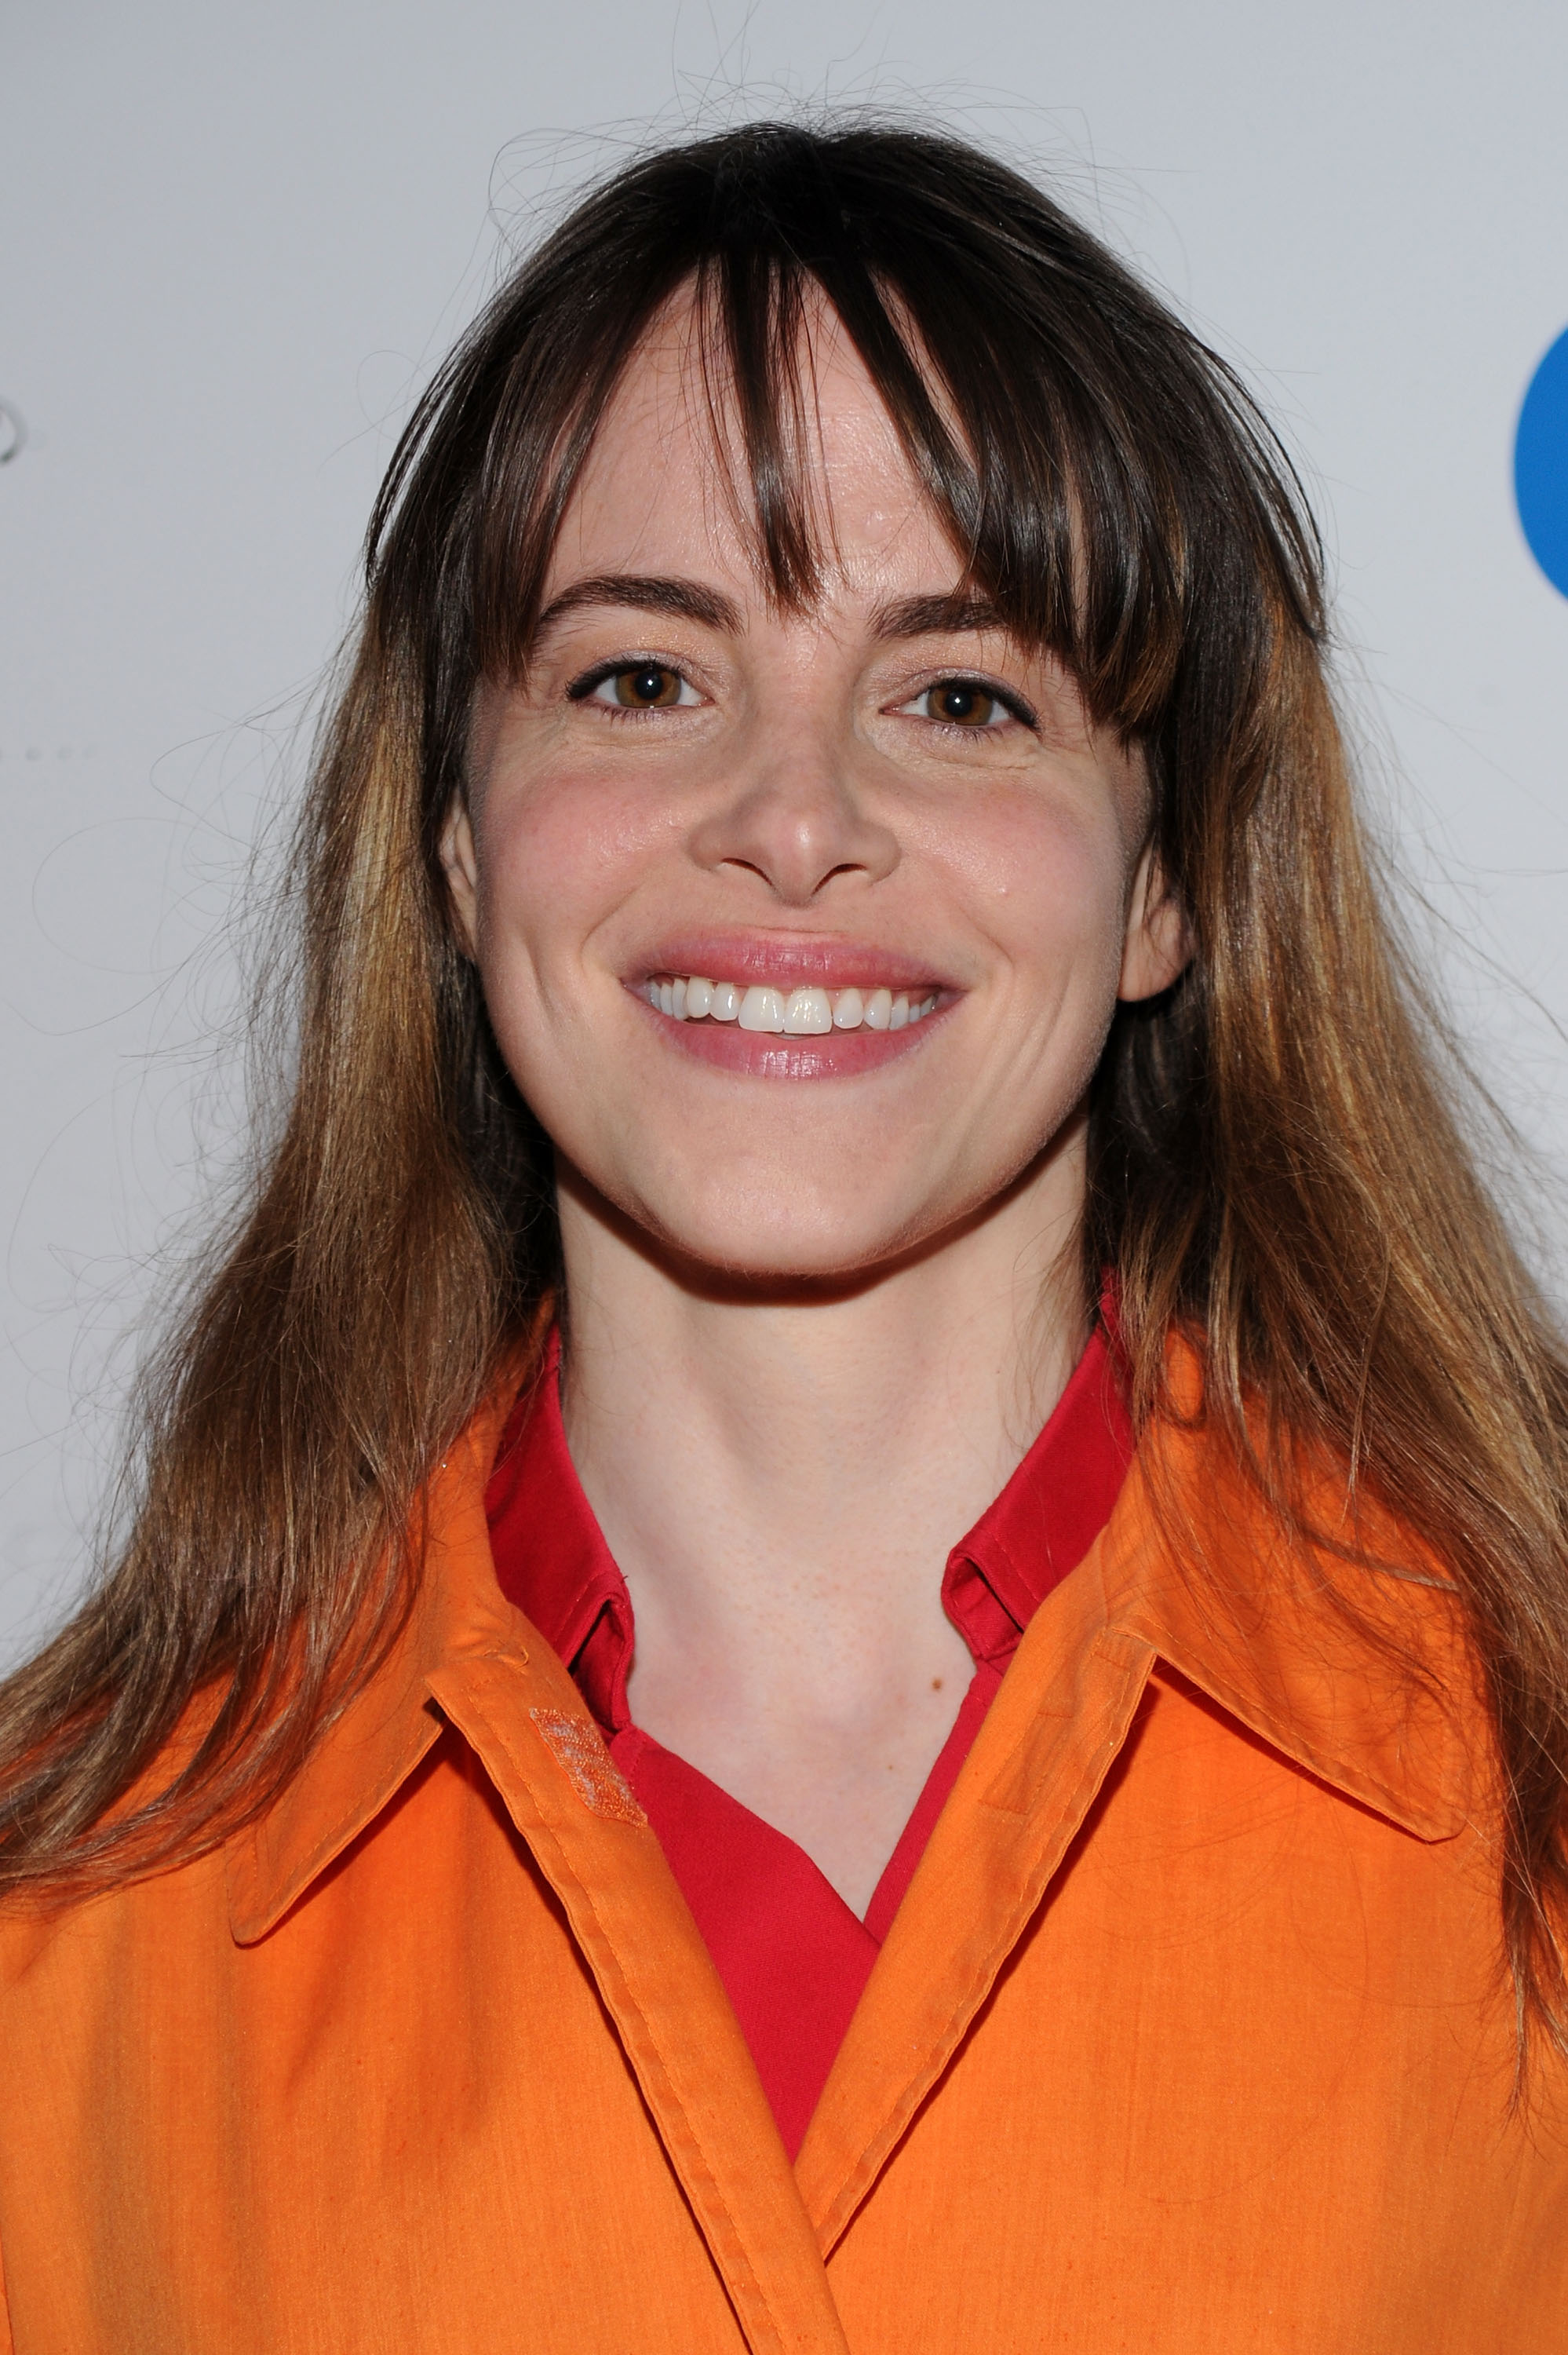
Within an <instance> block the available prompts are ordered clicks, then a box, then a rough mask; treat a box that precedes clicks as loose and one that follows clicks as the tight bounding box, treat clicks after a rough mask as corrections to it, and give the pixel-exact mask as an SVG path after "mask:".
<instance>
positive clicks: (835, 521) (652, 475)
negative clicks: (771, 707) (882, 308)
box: [545, 300, 962, 602]
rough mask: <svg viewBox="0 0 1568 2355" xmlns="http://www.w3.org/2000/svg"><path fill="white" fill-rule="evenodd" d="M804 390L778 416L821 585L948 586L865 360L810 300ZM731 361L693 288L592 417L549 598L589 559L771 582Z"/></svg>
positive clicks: (731, 582) (944, 549)
mask: <svg viewBox="0 0 1568 2355" xmlns="http://www.w3.org/2000/svg"><path fill="white" fill-rule="evenodd" d="M796 358H797V378H798V384H799V393H800V398H799V400H798V401H794V402H791V403H790V406H789V414H788V416H787V417H786V420H785V424H786V431H787V434H788V442H789V449H790V453H791V455H792V458H793V463H794V467H795V470H796V473H797V474H798V477H799V480H800V487H801V490H802V492H803V494H804V499H805V504H806V506H807V509H808V512H809V514H810V518H811V525H812V531H813V538H814V539H815V540H816V542H817V549H818V557H819V564H820V570H821V589H822V593H823V596H824V598H825V599H826V600H827V601H828V602H832V601H833V600H834V599H835V598H836V597H839V596H842V595H855V594H857V593H858V594H868V595H879V594H884V593H885V591H886V590H887V588H888V586H889V585H890V584H891V583H894V582H897V583H898V584H900V585H905V584H906V583H907V582H909V581H914V580H915V579H916V576H917V577H918V581H919V584H920V586H922V587H924V588H932V589H936V590H938V591H940V590H946V589H948V588H950V587H952V586H954V585H955V584H956V582H957V581H958V579H959V574H960V571H961V570H962V567H961V564H960V559H959V553H958V550H957V549H956V548H955V547H954V545H953V543H952V541H951V539H950V538H949V537H948V534H947V531H946V529H945V528H944V526H943V524H942V521H941V519H940V517H938V513H937V511H936V509H935V508H934V506H932V504H931V502H930V501H929V499H928V498H927V496H926V493H925V491H924V489H923V488H922V486H921V485H920V482H919V480H918V478H917V477H916V474H915V471H914V469H913V467H912V466H911V464H910V462H909V459H908V457H907V455H906V452H905V449H904V446H903V443H902V442H901V441H900V439H899V436H898V432H897V431H896V429H895V426H894V423H893V421H892V419H891V418H890V416H889V415H888V412H887V410H886V407H885V404H884V402H883V400H882V397H881V395H880V393H879V392H878V391H877V389H876V387H875V386H874V383H873V381H872V379H871V377H870V375H869V374H868V372H867V370H866V368H865V366H864V363H863V361H862V359H861V358H860V356H859V354H858V353H857V352H856V351H855V349H854V346H853V344H852V343H851V341H850V339H849V337H848V336H847V335H846V334H845V333H844V331H843V329H842V325H840V323H839V320H838V318H837V316H836V314H834V313H833V312H832V310H831V309H829V308H828V307H827V305H826V304H817V305H816V306H815V307H814V309H813V310H811V311H810V313H809V314H808V316H807V320H806V324H805V326H804V329H803V331H802V335H801V338H800V348H799V351H798V353H797V355H796ZM737 398H738V396H737V394H736V388H735V386H734V384H733V382H732V381H731V380H730V378H729V377H728V375H727V372H726V364H724V363H722V362H720V361H717V360H715V356H714V354H713V350H712V346H711V342H710V343H709V344H708V345H707V346H706V347H705V342H704V338H703V336H702V335H701V332H700V328H699V325H698V322H697V320H696V318H695V316H694V307H693V305H692V304H691V303H690V301H689V300H688V301H683V302H682V303H681V304H678V305H674V306H672V307H671V308H670V309H669V310H668V311H667V312H666V313H665V314H663V315H662V317H661V318H659V319H658V320H657V321H656V322H655V323H654V325H653V327H652V329H651V330H650V332H649V334H648V335H647V336H645V337H644V339H643V340H642V342H641V344H640V345H639V346H638V348H637V350H636V352H635V353H634V355H633V357H632V358H631V359H630V362H629V363H628V366H627V368H626V370H625V372H624V374H623V376H622V378H621V379H620V384H619V386H618V387H617V389H616V391H615V393H614V395H613V396H612V398H611V400H610V401H609V406H608V407H607V409H606V411H605V414H604V416H603V418H602V420H601V421H600V423H599V429H598V432H597V433H596V435H595V438H594V442H593V446H592V448H591V450H590V452H589V454H588V460H587V462H586V464H585V465H584V467H583V470H582V472H581V474H579V476H578V479H577V485H576V486H575V488H574V491H573V494H572V496H571V499H570V501H569V503H568V505H567V510H566V513H565V515H564V517H563V518H562V523H561V527H560V530H559V532H558V534H557V536H556V544H555V547H554V549H553V551H552V555H551V560H550V564H549V568H548V572H547V576H546V591H545V596H546V602H548V600H549V598H550V597H551V596H553V595H555V594H556V593H558V592H559V591H560V590H561V589H562V588H564V587H566V586H567V584H568V583H569V582H570V581H572V580H574V579H577V578H580V577H582V576H583V575H585V574H599V573H608V572H626V571H638V572H657V573H662V574H668V573H679V574H683V575H685V574H691V573H694V572H700V573H701V574H703V575H704V576H705V577H710V578H718V579H721V580H722V581H723V583H724V585H725V586H726V589H728V590H730V591H732V592H733V593H735V594H736V595H737V596H738V597H739V598H740V599H741V600H742V602H754V601H757V600H764V601H766V600H767V599H768V597H769V596H770V593H771V592H770V591H768V587H767V584H766V583H765V581H764V580H763V578H762V571H761V567H760V564H759V561H758V549H757V535H756V532H755V528H754V518H755V506H754V498H753V494H752V491H751V487H750V483H749V477H748V468H747V460H746V455H745V449H744V443H743V440H742V436H741V432H740V429H739V426H738V422H737V419H736V407H737Z"/></svg>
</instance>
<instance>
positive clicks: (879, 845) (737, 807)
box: [690, 719, 899, 908]
mask: <svg viewBox="0 0 1568 2355" xmlns="http://www.w3.org/2000/svg"><path fill="white" fill-rule="evenodd" d="M790 738H791V741H789V743H788V744H782V745H781V744H779V743H777V742H776V743H774V744H773V745H771V746H769V747H768V748H766V749H765V750H764V751H763V752H762V754H761V756H760V758H759V759H758V760H757V761H756V762H754V763H750V764H748V765H747V772H746V773H744V774H743V775H742V776H740V777H739V778H738V779H737V780H736V783H735V786H734V789H733V791H732V792H730V793H729V794H727V795H726V797H725V799H724V801H723V802H722V804H721V805H720V806H718V807H717V808H715V809H713V810H711V811H710V812H709V813H708V814H707V815H705V817H704V818H702V819H701V820H700V821H699V823H698V825H697V826H696V827H695V828H694V832H693V834H692V837H691V841H690V848H691V852H692V856H693V857H694V858H695V859H696V861H697V863H698V865H699V866H702V867H705V868H710V869H714V870H719V869H725V868H727V869H729V870H731V871H732V872H735V873H736V874H740V875H745V874H749V875H752V876H755V877H756V878H758V880H760V881H761V882H762V883H763V884H765V885H766V886H767V888H768V891H769V892H770V893H771V894H772V896H773V897H774V898H775V899H776V900H779V902H780V903H781V904H782V905H783V906H785V907H790V908H805V907H810V905H811V904H812V903H813V902H814V901H815V900H818V899H819V898H821V895H822V894H823V893H824V892H825V891H826V890H827V888H828V886H829V885H830V884H833V883H839V882H849V881H851V880H852V879H858V880H860V881H861V882H863V883H875V882H880V881H881V880H882V879H883V878H884V877H885V876H887V875H890V874H891V873H892V871H893V869H894V868H895V867H896V866H897V864H898V856H899V851H898V837H897V836H896V835H895V832H894V831H893V828H892V827H891V826H887V825H885V824H884V823H883V821H882V820H881V819H879V818H875V817H874V816H872V815H870V813H869V812H868V811H867V810H866V808H865V807H864V805H863V798H862V796H861V794H859V793H858V792H857V790H856V788H855V784H854V782H853V778H852V777H851V775H850V774H849V773H848V772H849V763H848V761H847V759H846V757H845V754H844V752H843V751H842V750H841V749H840V748H837V747H835V746H833V745H832V744H830V743H828V742H825V741H821V739H820V738H819V737H818V736H817V734H816V732H815V731H814V730H812V729H811V728H810V722H809V721H806V720H804V719H797V721H796V723H795V725H794V726H793V727H791V729H790Z"/></svg>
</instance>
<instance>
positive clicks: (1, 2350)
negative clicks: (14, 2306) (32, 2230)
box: [0, 2249, 16, 2355]
mask: <svg viewBox="0 0 1568 2355" xmlns="http://www.w3.org/2000/svg"><path fill="white" fill-rule="evenodd" d="M0 2355H16V2338H15V2335H14V2334H13V2332H12V2329H11V2301H10V2298H9V2297H8V2296H6V2294H5V2251H4V2249H0Z"/></svg>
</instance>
